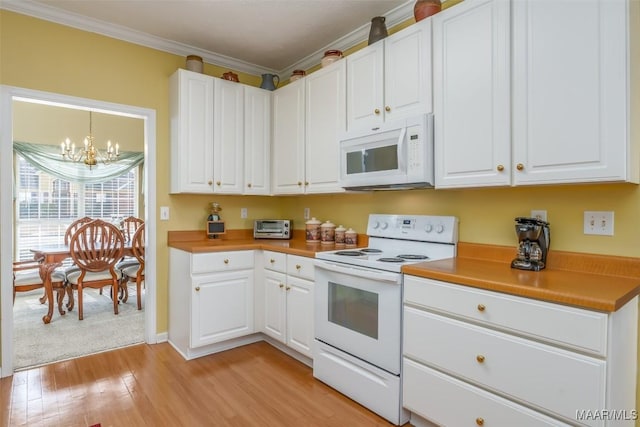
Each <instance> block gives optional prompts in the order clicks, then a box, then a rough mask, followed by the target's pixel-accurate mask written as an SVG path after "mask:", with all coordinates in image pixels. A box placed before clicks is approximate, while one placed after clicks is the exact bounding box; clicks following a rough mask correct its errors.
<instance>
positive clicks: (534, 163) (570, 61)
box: [433, 0, 638, 188]
mask: <svg viewBox="0 0 640 427" xmlns="http://www.w3.org/2000/svg"><path fill="white" fill-rule="evenodd" d="M510 8H512V10H511V11H510V10H509V9H510ZM631 10H633V9H631ZM629 12H630V5H629V3H628V1H625V0H611V1H609V0H585V1H582V2H580V6H579V7H578V8H576V4H575V2H572V1H568V0H558V1H551V2H548V1H547V2H542V1H535V0H519V1H514V2H508V1H502V0H465V1H464V2H462V3H460V4H457V5H455V6H453V7H451V8H449V9H446V10H444V11H442V12H441V13H438V14H436V15H434V17H433V31H434V36H433V37H434V116H435V159H436V163H435V172H436V187H438V188H446V187H474V186H500V185H504V186H506V185H532V184H563V183H585V182H625V181H628V182H638V165H636V164H634V163H633V162H632V160H633V158H634V156H633V155H632V154H631V142H630V123H631V121H630V117H631V113H632V111H631V109H630V105H631V102H630V93H631V90H630V84H629V82H630V81H631V80H633V79H632V76H631V75H630V68H629V63H630V58H632V57H634V55H638V52H637V49H638V45H637V44H636V45H633V46H632V45H630V37H629V33H630V29H631V28H633V26H634V25H638V24H637V23H636V21H637V17H636V19H635V21H634V19H633V18H632V17H630V13H629ZM630 26H631V27H630ZM632 47H633V48H634V49H635V51H633V52H632V50H631V49H632ZM510 52H513V57H510ZM511 85H512V86H511ZM636 163H637V162H636Z"/></svg>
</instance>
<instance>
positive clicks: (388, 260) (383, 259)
mask: <svg viewBox="0 0 640 427" xmlns="http://www.w3.org/2000/svg"><path fill="white" fill-rule="evenodd" d="M378 261H380V262H404V261H405V260H403V259H402V258H398V257H389V258H378Z"/></svg>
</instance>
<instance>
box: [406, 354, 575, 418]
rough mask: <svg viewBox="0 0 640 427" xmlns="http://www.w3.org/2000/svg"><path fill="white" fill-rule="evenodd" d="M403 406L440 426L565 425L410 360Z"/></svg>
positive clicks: (407, 368)
mask: <svg viewBox="0 0 640 427" xmlns="http://www.w3.org/2000/svg"><path fill="white" fill-rule="evenodd" d="M403 372H404V374H403V375H404V376H403V380H402V381H403V384H402V396H403V401H402V406H404V407H405V408H406V409H408V410H410V411H411V412H414V413H416V414H418V415H420V416H421V417H424V418H426V419H428V420H430V421H433V422H435V423H437V424H438V425H442V426H471V425H481V424H483V425H487V426H527V427H538V426H552V427H556V426H568V424H564V423H562V422H560V421H558V420H555V419H553V418H550V417H547V416H546V415H543V414H540V413H538V412H535V411H533V410H531V409H529V408H526V407H524V406H521V405H518V404H517V403H514V402H512V401H510V400H507V399H504V398H502V397H499V396H496V395H494V394H493V393H489V392H487V391H484V390H482V389H479V388H477V387H474V386H472V385H470V384H468V383H465V382H463V381H460V380H457V379H455V378H453V377H450V376H449V375H445V374H443V373H441V372H438V371H435V370H433V369H430V368H428V367H426V366H424V365H421V364H419V363H416V362H414V361H412V360H409V359H404V361H403Z"/></svg>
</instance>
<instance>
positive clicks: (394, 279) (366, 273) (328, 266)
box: [314, 260, 402, 285]
mask: <svg viewBox="0 0 640 427" xmlns="http://www.w3.org/2000/svg"><path fill="white" fill-rule="evenodd" d="M314 265H315V266H316V267H317V268H321V269H324V270H327V271H332V272H334V273H341V274H348V275H350V276H356V277H362V278H364V279H371V280H376V281H380V282H389V283H395V284H398V285H399V284H400V283H401V281H402V274H398V273H389V272H387V271H380V270H373V269H370V268H360V267H355V266H352V265H350V266H344V265H338V264H333V263H331V262H326V261H318V260H316V261H314Z"/></svg>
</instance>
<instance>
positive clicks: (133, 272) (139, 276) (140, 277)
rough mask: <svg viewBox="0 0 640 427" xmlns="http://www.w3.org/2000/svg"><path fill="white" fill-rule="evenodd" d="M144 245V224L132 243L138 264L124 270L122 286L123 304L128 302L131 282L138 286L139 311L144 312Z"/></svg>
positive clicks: (135, 234) (139, 228) (137, 231)
mask: <svg viewBox="0 0 640 427" xmlns="http://www.w3.org/2000/svg"><path fill="white" fill-rule="evenodd" d="M144 243H145V231H144V224H142V225H141V226H140V227H138V229H137V230H136V232H135V233H134V235H133V238H132V241H131V251H132V252H133V256H134V257H135V259H136V261H137V264H136V265H130V266H128V267H125V268H123V269H122V286H123V288H124V290H125V291H124V297H123V298H122V302H127V299H128V298H129V291H128V287H129V286H128V285H129V282H134V283H135V284H136V291H137V294H136V295H137V299H138V310H142V282H144Z"/></svg>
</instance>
